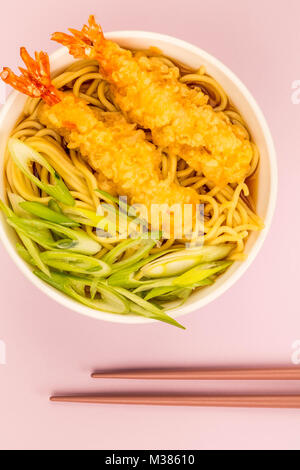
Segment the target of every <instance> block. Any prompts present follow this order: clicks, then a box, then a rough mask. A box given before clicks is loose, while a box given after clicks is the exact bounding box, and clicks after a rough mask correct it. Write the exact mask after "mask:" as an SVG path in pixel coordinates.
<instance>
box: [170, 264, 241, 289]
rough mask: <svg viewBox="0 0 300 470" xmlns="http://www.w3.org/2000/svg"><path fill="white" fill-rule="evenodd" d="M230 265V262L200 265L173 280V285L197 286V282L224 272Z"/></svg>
mask: <svg viewBox="0 0 300 470" xmlns="http://www.w3.org/2000/svg"><path fill="white" fill-rule="evenodd" d="M231 265H232V261H215V262H212V263H208V264H200V265H199V266H196V267H195V268H193V269H191V270H190V271H188V272H186V273H184V274H182V275H181V276H179V277H178V278H176V279H175V280H174V285H175V286H180V287H189V286H191V285H193V284H199V282H202V281H204V280H205V279H207V278H210V277H211V276H213V275H215V274H219V273H221V272H223V271H225V269H227V268H228V267H229V266H231Z"/></svg>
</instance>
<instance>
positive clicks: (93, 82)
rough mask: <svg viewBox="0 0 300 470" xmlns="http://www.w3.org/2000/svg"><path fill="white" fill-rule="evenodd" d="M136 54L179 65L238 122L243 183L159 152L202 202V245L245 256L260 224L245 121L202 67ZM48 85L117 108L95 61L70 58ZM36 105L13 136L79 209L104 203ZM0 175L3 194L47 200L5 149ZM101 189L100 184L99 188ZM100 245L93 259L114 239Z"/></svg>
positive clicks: (169, 173)
mask: <svg viewBox="0 0 300 470" xmlns="http://www.w3.org/2000/svg"><path fill="white" fill-rule="evenodd" d="M135 54H136V55H138V54H147V55H148V56H154V57H156V60H161V61H162V62H163V63H164V64H166V65H167V66H169V67H178V68H179V70H180V76H181V81H182V82H183V83H185V84H187V85H188V86H190V87H193V88H196V89H197V88H198V89H199V90H201V91H203V92H204V93H206V94H208V95H209V98H210V104H211V105H212V107H213V108H214V110H215V111H217V112H220V113H221V112H222V113H224V114H225V115H226V117H227V119H228V121H230V122H232V123H233V124H236V125H238V126H240V127H241V129H242V130H243V132H244V133H245V136H246V137H247V138H249V139H250V141H251V144H252V146H253V159H252V162H251V169H250V171H249V174H248V175H247V178H246V179H245V181H244V182H243V183H241V184H238V185H232V184H229V185H227V186H226V187H224V188H219V187H216V186H214V185H213V184H211V183H210V182H209V181H208V180H207V178H205V177H204V175H202V174H200V173H196V171H195V170H194V169H193V168H191V167H189V166H188V164H187V163H186V162H185V161H184V160H182V159H179V158H177V157H176V156H175V155H169V156H168V155H163V161H162V175H163V178H169V179H170V180H172V181H174V182H177V183H178V184H180V185H181V186H184V187H190V188H193V189H195V190H196V191H197V192H198V194H199V202H200V203H201V204H203V205H204V218H205V219H204V220H205V223H204V243H205V244H209V245H219V244H223V243H226V242H231V243H234V244H235V245H236V249H235V251H234V252H233V254H232V255H231V259H232V260H242V259H244V257H245V255H244V248H245V243H246V241H247V238H248V236H249V233H250V232H252V231H258V230H261V229H262V228H263V222H262V220H261V219H260V218H259V217H258V216H257V215H256V214H255V212H254V202H253V198H252V196H253V195H251V194H250V189H249V188H250V187H252V181H254V180H255V179H256V177H257V167H258V164H259V152H258V149H257V147H256V145H255V143H253V142H252V140H251V136H250V133H249V130H248V129H247V125H246V123H245V122H244V120H243V118H242V117H241V115H240V114H239V113H238V111H237V110H236V109H235V108H234V107H233V106H232V104H231V103H230V100H229V98H228V96H227V95H226V93H225V92H224V90H223V89H222V87H221V85H220V84H219V83H218V82H217V81H216V80H214V79H213V78H212V77H210V76H209V75H207V73H206V70H205V68H204V67H201V68H200V70H198V71H197V72H195V71H191V70H189V69H187V68H186V67H185V66H181V65H178V64H176V63H175V62H173V61H172V60H170V59H169V58H167V57H163V56H161V55H160V54H159V53H158V51H155V50H150V51H142V52H141V51H139V52H135ZM53 85H54V86H55V87H56V88H58V89H62V90H72V91H73V93H74V95H75V96H77V97H80V98H82V99H84V100H86V101H87V102H88V103H89V105H90V106H91V107H94V108H99V109H100V110H101V111H102V112H103V111H107V112H115V111H118V109H117V106H116V105H115V103H114V100H113V96H112V94H111V93H110V86H109V84H108V83H107V82H106V81H105V80H104V79H103V77H102V75H101V73H99V64H98V63H97V62H96V61H92V60H81V61H77V62H75V63H74V64H73V65H71V66H70V67H69V68H67V69H66V70H65V71H64V72H63V73H61V74H60V75H58V76H57V77H56V78H55V79H54V80H53ZM39 104H40V100H38V99H33V98H29V99H28V100H27V102H26V105H25V108H24V112H23V115H22V117H21V118H20V120H19V122H18V123H17V125H16V127H15V129H14V130H13V133H12V136H13V137H15V138H18V139H20V140H22V141H25V142H26V143H27V144H29V145H30V146H32V147H33V148H34V149H35V150H36V151H37V152H39V153H41V154H42V155H43V156H44V157H45V158H46V159H47V160H48V162H49V163H50V165H51V166H52V167H53V168H54V169H55V170H56V172H57V173H58V174H59V175H61V177H62V178H63V179H64V181H65V183H66V185H67V186H68V188H69V190H70V191H71V194H72V196H73V197H74V199H75V200H76V206H77V207H78V208H83V209H88V210H97V208H98V206H99V204H100V201H101V200H102V201H103V196H101V195H100V194H99V193H97V192H95V189H96V188H97V187H99V186H101V183H99V181H98V180H97V179H96V176H95V174H94V171H93V170H92V169H91V167H90V166H89V165H88V163H87V162H85V161H84V160H83V159H82V158H81V155H80V153H79V152H78V151H75V150H69V149H68V148H67V145H66V144H65V142H64V140H63V138H62V137H61V136H60V135H58V134H57V132H55V131H54V130H51V129H48V128H45V126H43V125H42V124H41V122H40V121H39V120H38V117H37V116H38V107H39ZM147 137H148V138H149V140H151V137H150V136H148V135H147ZM34 171H35V172H36V175H37V176H38V177H39V178H40V180H41V181H42V182H45V183H49V182H52V181H51V175H50V174H49V172H48V170H47V169H46V168H44V167H40V166H39V165H37V164H36V165H35V168H34ZM4 174H5V176H4V177H5V184H6V188H7V192H13V193H16V194H18V195H20V196H21V197H23V198H24V199H26V200H27V201H39V202H42V203H47V202H48V201H49V200H50V199H51V198H50V197H48V196H47V194H45V193H44V192H43V191H41V190H40V189H39V188H38V187H37V186H36V185H34V184H33V183H32V182H31V181H30V180H29V179H28V178H27V177H26V176H25V175H24V174H23V173H22V172H21V171H20V170H19V168H18V167H17V166H16V165H15V163H14V162H13V159H12V158H11V156H10V155H9V152H8V151H7V153H6V157H5V172H4ZM100 189H103V188H101V187H100ZM107 202H110V201H107ZM86 231H87V232H88V234H89V235H90V236H91V237H93V238H94V239H96V240H98V237H97V234H96V233H95V232H94V229H93V228H92V227H88V226H86ZM101 244H102V246H103V248H102V250H101V251H100V252H99V253H98V254H97V255H96V257H97V258H101V257H102V256H103V255H104V254H105V253H107V252H108V251H109V250H111V249H112V248H113V247H114V243H112V242H109V241H107V242H106V241H105V242H104V241H101ZM182 245H184V241H183V240H173V239H169V240H166V241H165V242H164V243H163V244H162V245H161V246H160V247H156V248H154V249H153V252H157V251H163V250H166V249H169V248H170V247H171V246H172V247H174V246H176V247H177V246H178V247H179V246H182Z"/></svg>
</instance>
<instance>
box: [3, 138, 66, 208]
mask: <svg viewBox="0 0 300 470" xmlns="http://www.w3.org/2000/svg"><path fill="white" fill-rule="evenodd" d="M8 150H9V152H10V154H11V156H12V158H13V160H14V162H15V164H16V165H17V166H18V168H19V169H20V170H21V171H22V172H23V173H24V175H26V176H27V178H29V179H30V181H32V182H33V183H34V184H35V185H36V186H37V187H38V188H40V189H41V190H42V191H45V193H47V194H49V195H50V196H52V197H53V198H54V199H57V200H58V201H60V202H62V203H63V204H66V205H67V206H74V205H75V201H74V198H73V196H72V195H71V193H70V191H69V190H68V188H67V186H66V185H65V183H64V182H63V180H62V179H61V177H60V176H59V175H58V174H57V173H56V171H55V170H54V168H52V166H51V165H49V163H48V162H47V160H46V159H45V158H44V157H42V156H41V155H40V154H39V153H38V152H36V151H35V150H34V149H33V148H32V147H30V146H29V145H27V144H24V142H22V141H21V140H19V139H15V138H11V139H9V141H8ZM31 162H35V163H39V164H40V165H41V166H43V167H45V168H46V169H47V170H48V171H49V173H50V174H51V176H52V177H53V180H54V182H55V183H54V185H52V184H47V183H43V182H42V181H40V180H39V179H38V178H37V177H36V176H34V175H33V174H32V172H31V171H30V169H29V164H30V163H31Z"/></svg>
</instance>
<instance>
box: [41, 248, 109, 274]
mask: <svg viewBox="0 0 300 470" xmlns="http://www.w3.org/2000/svg"><path fill="white" fill-rule="evenodd" d="M41 258H42V260H43V262H44V263H45V264H46V265H47V266H50V267H51V268H54V269H57V270H58V271H66V272H73V273H80V274H85V275H89V276H94V277H97V278H99V277H107V276H109V275H110V273H111V267H110V266H109V265H108V264H107V263H104V261H101V260H99V259H97V258H93V257H92V256H84V255H79V254H78V253H69V252H66V251H45V252H44V253H42V254H41Z"/></svg>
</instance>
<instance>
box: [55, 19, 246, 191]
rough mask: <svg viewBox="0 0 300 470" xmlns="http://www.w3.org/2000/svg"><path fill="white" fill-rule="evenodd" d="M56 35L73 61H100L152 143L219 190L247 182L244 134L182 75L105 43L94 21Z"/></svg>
mask: <svg viewBox="0 0 300 470" xmlns="http://www.w3.org/2000/svg"><path fill="white" fill-rule="evenodd" d="M70 31H71V33H72V35H73V36H72V35H68V34H64V33H55V34H54V35H53V39H54V40H55V41H57V42H59V43H61V44H64V45H65V46H67V47H68V48H69V50H70V53H71V54H73V55H74V57H78V58H79V57H80V58H82V57H89V58H93V59H97V60H98V61H99V64H100V69H101V72H102V74H103V75H104V76H105V77H106V79H107V80H108V81H109V82H110V84H111V88H112V92H113V95H114V98H115V101H116V103H117V104H118V106H119V107H120V109H121V110H122V111H123V113H124V114H125V115H126V116H127V118H128V119H129V120H130V121H131V122H135V123H137V124H138V125H139V126H141V127H143V128H144V129H150V130H151V132H152V137H153V142H154V143H155V144H156V145H157V146H159V147H160V148H161V149H162V150H166V151H168V152H170V153H172V154H174V153H175V154H177V155H178V156H180V157H181V158H183V159H184V160H186V161H187V162H188V163H189V165H190V166H192V167H193V168H194V169H195V170H197V171H201V172H203V173H204V175H205V176H206V177H207V178H208V179H209V180H210V181H212V182H213V183H214V184H216V185H217V186H224V185H226V184H227V183H240V182H242V181H243V180H244V179H245V177H246V175H247V173H248V171H249V169H250V163H251V160H252V157H253V149H252V146H251V143H250V141H249V140H248V139H247V138H245V135H244V134H243V133H242V132H241V130H240V128H239V127H238V126H236V125H233V124H231V123H230V122H229V120H228V118H227V117H226V116H225V115H224V114H223V113H217V112H215V111H214V110H213V108H212V107H211V106H209V105H208V104H207V96H205V95H204V93H202V92H197V91H196V90H192V89H190V88H189V87H188V86H187V85H185V84H183V83H181V82H180V81H179V70H178V68H176V67H174V68H173V67H171V68H170V67H168V66H167V65H166V64H164V63H162V62H161V61H159V60H157V58H153V57H152V58H151V57H150V58H149V57H146V56H144V55H133V54H132V52H130V51H128V50H125V49H122V48H121V47H119V46H118V45H117V44H116V43H114V42H112V41H109V40H106V39H105V37H104V35H103V32H102V29H101V27H100V26H99V25H97V23H96V21H95V18H94V17H93V16H91V17H90V19H89V24H88V25H85V26H84V27H83V28H82V30H81V31H76V30H72V29H71V30H70Z"/></svg>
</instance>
